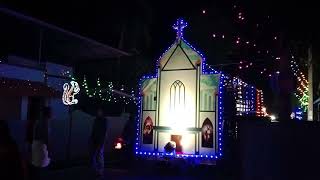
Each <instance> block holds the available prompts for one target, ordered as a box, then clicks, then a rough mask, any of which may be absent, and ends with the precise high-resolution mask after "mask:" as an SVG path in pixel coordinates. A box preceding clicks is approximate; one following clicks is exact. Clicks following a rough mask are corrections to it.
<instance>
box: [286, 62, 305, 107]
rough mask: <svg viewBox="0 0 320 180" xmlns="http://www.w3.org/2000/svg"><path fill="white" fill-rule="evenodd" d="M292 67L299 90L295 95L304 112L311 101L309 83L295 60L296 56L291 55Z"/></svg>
mask: <svg viewBox="0 0 320 180" xmlns="http://www.w3.org/2000/svg"><path fill="white" fill-rule="evenodd" d="M290 67H291V70H292V72H293V74H294V76H295V77H296V78H297V82H298V83H297V91H296V92H295V93H294V95H295V97H296V98H297V99H298V100H299V103H300V106H301V108H302V110H303V111H304V112H306V111H307V108H308V103H309V102H308V101H309V95H308V93H309V85H308V81H307V79H306V77H305V76H304V74H303V73H302V72H301V70H300V69H299V66H298V63H297V62H296V61H295V59H294V56H291V61H290Z"/></svg>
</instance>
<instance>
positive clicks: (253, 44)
mask: <svg viewBox="0 0 320 180" xmlns="http://www.w3.org/2000/svg"><path fill="white" fill-rule="evenodd" d="M232 9H233V11H234V16H233V17H234V18H235V19H234V20H233V21H234V22H236V23H241V24H245V23H247V22H248V20H249V19H248V18H247V17H245V14H246V13H245V12H244V10H243V9H244V8H242V7H241V6H240V5H238V4H233V7H232ZM208 13H209V11H208V10H206V9H203V10H202V14H203V15H208ZM262 19H265V20H266V21H265V22H263V23H253V24H255V27H254V28H256V30H257V31H258V30H259V29H261V28H262V27H263V26H265V25H267V24H268V23H269V24H270V23H271V17H270V16H269V15H268V16H266V17H265V18H262ZM241 27H246V26H241ZM269 36H270V37H269V40H270V41H271V42H275V43H276V42H277V41H279V40H280V39H281V38H280V37H279V35H277V33H270V34H269ZM212 38H213V39H215V40H217V39H220V40H224V41H226V40H229V41H230V42H232V45H233V46H235V47H239V48H240V47H241V48H246V49H247V50H249V49H250V50H253V51H252V52H255V53H253V54H252V55H250V56H251V57H250V58H249V57H240V59H241V60H240V61H239V62H238V63H231V64H230V65H237V69H238V70H240V71H243V70H248V69H250V68H253V69H254V70H257V69H259V68H261V70H260V73H259V74H260V75H262V76H265V77H270V78H271V77H272V76H274V75H278V74H280V71H279V69H277V68H278V66H271V67H272V69H273V70H271V69H269V68H268V67H267V66H266V64H268V63H269V65H270V64H275V63H279V61H280V60H281V58H280V56H279V55H278V54H277V53H273V52H272V51H271V50H272V49H274V48H270V47H269V48H261V47H259V45H258V43H257V42H258V41H256V40H249V39H248V38H243V37H241V36H240V35H239V33H236V34H235V35H231V34H227V33H225V32H222V33H218V32H214V33H212ZM279 43H280V42H279ZM260 44H261V45H264V44H265V43H260ZM245 56H249V55H248V54H247V55H245ZM257 56H264V58H262V59H264V60H257V58H256V57H257ZM266 58H267V59H271V61H265V60H266ZM290 66H291V69H292V71H293V73H294V75H295V77H296V79H297V84H298V85H297V92H296V93H294V95H295V96H296V98H297V99H298V100H299V103H300V106H301V107H302V109H303V110H304V111H306V110H307V107H308V99H309V96H308V88H309V86H308V81H307V80H306V78H305V76H304V74H303V72H302V71H301V70H300V69H299V67H298V64H297V63H296V61H295V60H294V57H293V56H292V60H291V65H290ZM209 68H210V69H211V68H212V67H211V66H209Z"/></svg>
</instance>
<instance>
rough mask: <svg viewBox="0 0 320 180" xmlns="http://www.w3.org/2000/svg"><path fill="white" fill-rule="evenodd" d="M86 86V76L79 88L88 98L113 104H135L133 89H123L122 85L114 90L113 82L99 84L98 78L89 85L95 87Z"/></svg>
mask: <svg viewBox="0 0 320 180" xmlns="http://www.w3.org/2000/svg"><path fill="white" fill-rule="evenodd" d="M88 84H89V83H88V80H87V78H86V76H84V77H83V81H82V84H81V86H82V87H83V88H84V92H85V94H86V95H87V97H89V98H95V99H100V100H102V101H106V102H113V103H123V104H130V103H134V104H136V103H137V99H136V97H135V95H136V93H135V91H134V89H133V88H131V89H129V88H125V87H124V85H121V86H120V87H118V88H115V87H114V83H113V82H101V80H100V78H99V77H98V78H97V79H96V82H95V83H90V85H93V84H95V86H92V87H89V85H88Z"/></svg>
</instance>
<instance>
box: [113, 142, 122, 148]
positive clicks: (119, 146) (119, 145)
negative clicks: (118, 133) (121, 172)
mask: <svg viewBox="0 0 320 180" xmlns="http://www.w3.org/2000/svg"><path fill="white" fill-rule="evenodd" d="M114 148H115V149H121V148H122V144H121V143H119V142H118V143H117V144H116V146H115V147H114Z"/></svg>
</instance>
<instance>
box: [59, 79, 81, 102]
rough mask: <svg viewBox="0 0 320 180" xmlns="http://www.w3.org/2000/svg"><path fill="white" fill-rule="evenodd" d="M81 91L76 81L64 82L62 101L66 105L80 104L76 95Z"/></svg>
mask: <svg viewBox="0 0 320 180" xmlns="http://www.w3.org/2000/svg"><path fill="white" fill-rule="evenodd" d="M79 92H80V87H79V84H78V83H77V82H76V81H71V82H70V85H69V83H65V84H63V95H62V102H63V104H65V105H73V104H78V99H75V95H76V94H78V93H79Z"/></svg>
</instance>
